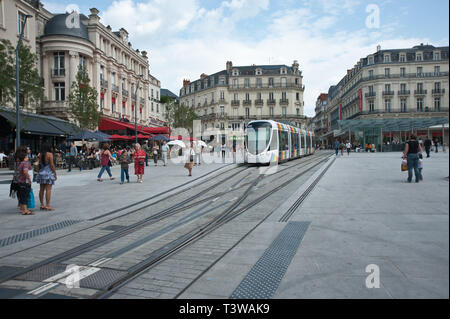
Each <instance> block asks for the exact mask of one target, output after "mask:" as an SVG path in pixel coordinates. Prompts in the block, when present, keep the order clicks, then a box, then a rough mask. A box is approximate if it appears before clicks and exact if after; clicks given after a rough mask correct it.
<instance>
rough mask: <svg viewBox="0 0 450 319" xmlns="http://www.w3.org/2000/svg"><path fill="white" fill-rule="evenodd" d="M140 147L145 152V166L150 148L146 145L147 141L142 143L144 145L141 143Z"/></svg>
mask: <svg viewBox="0 0 450 319" xmlns="http://www.w3.org/2000/svg"><path fill="white" fill-rule="evenodd" d="M142 149H143V150H144V152H145V166H148V156H149V154H150V149H149V147H148V141H146V142H145V143H144V145H142Z"/></svg>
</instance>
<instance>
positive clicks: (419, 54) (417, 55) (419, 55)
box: [416, 53, 422, 61]
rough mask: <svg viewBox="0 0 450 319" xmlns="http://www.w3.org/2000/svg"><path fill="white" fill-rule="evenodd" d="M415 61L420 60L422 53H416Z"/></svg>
mask: <svg viewBox="0 0 450 319" xmlns="http://www.w3.org/2000/svg"><path fill="white" fill-rule="evenodd" d="M416 61H422V53H417V54H416Z"/></svg>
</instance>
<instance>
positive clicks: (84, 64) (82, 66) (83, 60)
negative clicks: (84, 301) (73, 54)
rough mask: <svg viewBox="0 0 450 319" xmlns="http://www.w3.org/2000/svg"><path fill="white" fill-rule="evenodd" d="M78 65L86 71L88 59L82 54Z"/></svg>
mask: <svg viewBox="0 0 450 319" xmlns="http://www.w3.org/2000/svg"><path fill="white" fill-rule="evenodd" d="M78 64H79V66H80V67H81V68H82V69H83V70H86V57H84V56H82V55H81V54H80V56H79V60H78Z"/></svg>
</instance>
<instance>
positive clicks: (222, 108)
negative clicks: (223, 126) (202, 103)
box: [220, 105, 225, 116]
mask: <svg viewBox="0 0 450 319" xmlns="http://www.w3.org/2000/svg"><path fill="white" fill-rule="evenodd" d="M220 115H222V116H224V115H225V107H224V106H223V105H221V106H220Z"/></svg>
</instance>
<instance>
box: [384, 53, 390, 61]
mask: <svg viewBox="0 0 450 319" xmlns="http://www.w3.org/2000/svg"><path fill="white" fill-rule="evenodd" d="M389 62H391V56H390V55H389V54H386V55H385V56H384V63H389Z"/></svg>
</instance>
